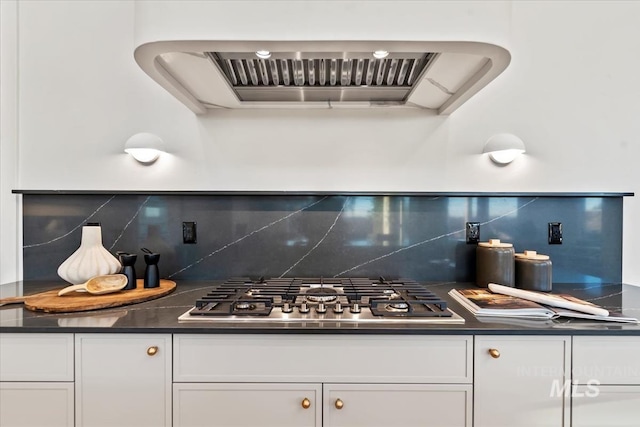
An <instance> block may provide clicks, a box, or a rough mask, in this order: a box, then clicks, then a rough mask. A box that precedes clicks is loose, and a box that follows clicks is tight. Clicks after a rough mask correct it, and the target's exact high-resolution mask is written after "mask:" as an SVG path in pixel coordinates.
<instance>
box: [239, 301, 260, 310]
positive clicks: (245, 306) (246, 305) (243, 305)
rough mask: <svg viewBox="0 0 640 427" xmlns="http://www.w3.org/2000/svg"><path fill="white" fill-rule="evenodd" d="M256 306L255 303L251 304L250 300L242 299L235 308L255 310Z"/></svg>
mask: <svg viewBox="0 0 640 427" xmlns="http://www.w3.org/2000/svg"><path fill="white" fill-rule="evenodd" d="M255 308H256V306H255V305H253V304H251V303H249V302H246V301H241V302H239V303H236V305H235V309H236V310H253V309H255Z"/></svg>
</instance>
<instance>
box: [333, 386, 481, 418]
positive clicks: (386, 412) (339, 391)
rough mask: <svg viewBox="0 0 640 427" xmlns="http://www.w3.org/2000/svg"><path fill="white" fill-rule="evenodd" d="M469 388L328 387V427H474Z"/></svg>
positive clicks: (470, 387)
mask: <svg viewBox="0 0 640 427" xmlns="http://www.w3.org/2000/svg"><path fill="white" fill-rule="evenodd" d="M471 389H472V386H471V385H470V384H469V385H466V384H451V385H449V384H325V385H324V411H323V414H324V416H323V421H324V427H343V426H344V427H347V426H348V427H360V426H362V427H377V426H388V427H392V426H424V427H430V426H433V427H468V426H471V400H472V390H471Z"/></svg>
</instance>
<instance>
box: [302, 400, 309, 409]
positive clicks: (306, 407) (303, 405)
mask: <svg viewBox="0 0 640 427" xmlns="http://www.w3.org/2000/svg"><path fill="white" fill-rule="evenodd" d="M302 407H303V408H304V409H309V408H310V407H311V401H310V400H309V399H307V398H306V397H305V398H304V399H302Z"/></svg>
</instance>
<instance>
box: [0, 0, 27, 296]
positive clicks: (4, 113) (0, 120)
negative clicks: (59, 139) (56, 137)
mask: <svg viewBox="0 0 640 427" xmlns="http://www.w3.org/2000/svg"><path fill="white" fill-rule="evenodd" d="M17 17H18V7H17V3H16V2H13V1H6V2H5V1H2V2H0V32H1V33H0V94H1V96H0V283H5V282H11V281H15V280H16V279H18V278H19V277H20V274H19V273H20V264H19V262H20V260H21V257H19V256H18V255H19V254H21V251H20V250H19V249H18V250H16V249H17V248H19V247H20V246H21V244H20V242H21V240H22V239H21V238H20V237H19V231H18V230H19V226H18V224H19V215H20V204H19V197H20V196H18V195H14V194H11V190H12V189H13V188H16V187H17V184H18V169H17V161H16V160H17V158H18V142H17V131H18V127H17V124H18V121H17V115H16V114H17V102H18V91H17V89H18V86H17V82H18V80H17V79H18V72H17V71H18V66H17V65H18V56H17V49H16V46H17V41H18V25H17Z"/></svg>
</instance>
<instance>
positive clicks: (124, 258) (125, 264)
mask: <svg viewBox="0 0 640 427" xmlns="http://www.w3.org/2000/svg"><path fill="white" fill-rule="evenodd" d="M117 254H118V259H119V260H120V264H122V274H124V275H125V276H127V286H125V287H124V288H123V290H125V291H128V290H131V289H136V287H137V282H136V281H137V278H136V269H135V265H136V259H137V258H138V255H136V254H128V253H126V252H118V253H117Z"/></svg>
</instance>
